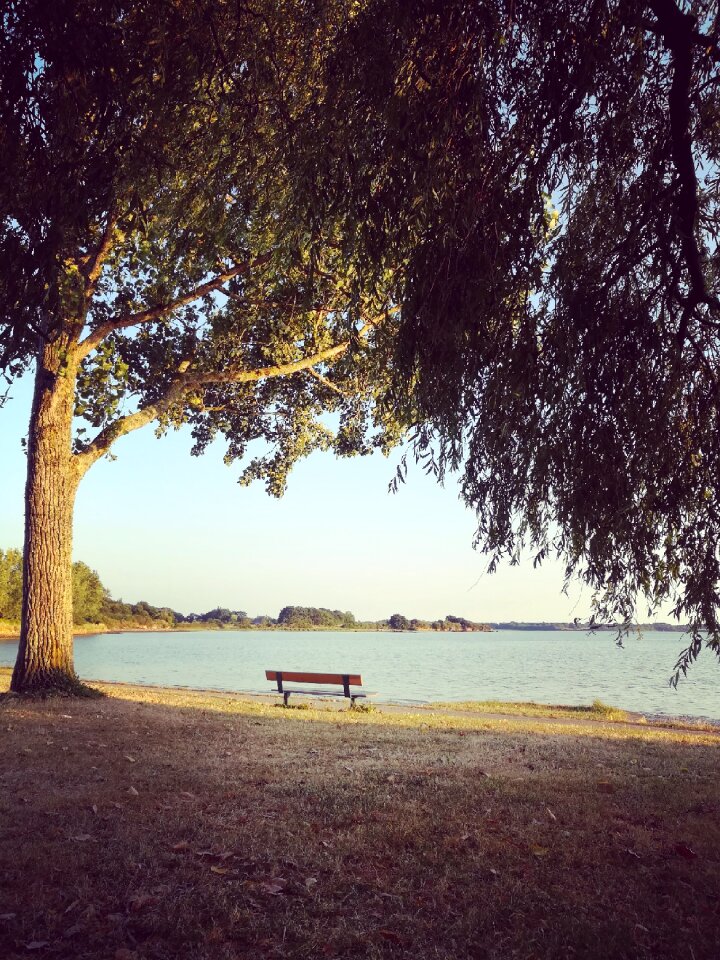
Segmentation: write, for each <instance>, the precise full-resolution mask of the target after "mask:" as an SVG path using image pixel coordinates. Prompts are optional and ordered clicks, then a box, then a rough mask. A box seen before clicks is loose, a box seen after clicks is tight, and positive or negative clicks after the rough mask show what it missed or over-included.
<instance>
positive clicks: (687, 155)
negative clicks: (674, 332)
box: [649, 0, 720, 321]
mask: <svg viewBox="0 0 720 960" xmlns="http://www.w3.org/2000/svg"><path fill="white" fill-rule="evenodd" d="M649 5H650V8H651V9H652V11H653V13H654V14H655V16H656V17H657V20H658V28H659V32H660V33H661V35H662V37H663V40H664V41H665V45H666V46H667V48H668V49H669V50H670V51H671V53H672V63H673V77H672V83H671V86H670V96H669V113H670V148H671V153H672V159H673V163H674V165H675V169H676V171H677V175H678V181H679V189H678V194H677V202H676V212H675V222H676V225H677V232H678V236H679V239H680V248H681V250H682V253H683V258H684V260H685V265H686V267H687V271H688V275H689V282H690V296H689V299H690V307H691V308H692V307H693V306H695V305H696V304H699V303H705V304H707V305H708V306H710V307H714V308H715V309H718V308H719V307H720V300H718V297H717V296H714V295H713V294H711V293H710V292H709V291H708V289H707V285H706V281H705V274H704V271H703V265H702V257H701V254H700V249H699V247H698V242H697V238H696V236H695V226H696V221H697V217H698V207H699V204H698V183H697V175H696V173H695V160H694V158H693V152H692V150H693V139H692V133H691V129H690V127H691V120H692V111H691V101H690V88H691V86H692V72H693V58H694V51H695V44H696V24H697V18H696V17H695V16H694V15H692V14H686V13H683V12H682V11H681V10H680V8H679V7H678V6H677V5H676V3H675V2H674V0H651V2H650V4H649ZM700 319H701V321H702V318H700Z"/></svg>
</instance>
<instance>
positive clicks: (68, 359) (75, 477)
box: [11, 332, 79, 692]
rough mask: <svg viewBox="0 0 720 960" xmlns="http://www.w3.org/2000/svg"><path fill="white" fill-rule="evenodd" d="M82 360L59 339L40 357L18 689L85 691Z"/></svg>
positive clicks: (28, 492)
mask: <svg viewBox="0 0 720 960" xmlns="http://www.w3.org/2000/svg"><path fill="white" fill-rule="evenodd" d="M76 375H77V361H76V359H75V357H74V354H73V350H72V344H71V340H70V338H69V337H68V336H67V335H66V334H65V333H62V332H61V333H60V334H59V335H58V336H56V337H55V338H54V339H53V341H52V342H45V341H42V342H41V344H40V346H39V350H38V359H37V370H36V374H35V393H34V397H33V405H32V413H31V415H30V428H29V431H28V472H27V481H26V485H25V549H24V558H23V576H24V582H25V588H24V591H23V604H22V622H21V631H20V647H19V650H18V657H17V661H16V664H15V669H14V671H13V676H12V682H11V689H12V690H15V691H18V692H19V691H22V692H33V691H42V690H53V689H56V690H57V689H61V690H62V689H66V690H72V689H73V688H78V687H79V681H78V679H77V676H76V674H75V670H74V667H73V649H72V648H73V615H72V612H73V611H72V521H73V507H74V502H75V493H76V490H77V485H78V481H79V471H78V469H77V464H76V463H75V461H74V459H73V455H72V440H71V429H72V418H73V410H74V404H75V379H76Z"/></svg>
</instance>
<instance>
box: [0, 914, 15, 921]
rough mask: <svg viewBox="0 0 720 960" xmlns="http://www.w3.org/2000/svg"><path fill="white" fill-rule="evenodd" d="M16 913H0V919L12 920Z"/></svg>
mask: <svg viewBox="0 0 720 960" xmlns="http://www.w3.org/2000/svg"><path fill="white" fill-rule="evenodd" d="M16 916H17V914H16V913H0V920H14V919H15V917H16Z"/></svg>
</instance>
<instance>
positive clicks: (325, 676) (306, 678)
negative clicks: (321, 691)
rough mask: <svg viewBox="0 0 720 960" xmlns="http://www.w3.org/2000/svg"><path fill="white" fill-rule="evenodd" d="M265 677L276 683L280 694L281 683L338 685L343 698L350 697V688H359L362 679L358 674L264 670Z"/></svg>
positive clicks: (281, 690)
mask: <svg viewBox="0 0 720 960" xmlns="http://www.w3.org/2000/svg"><path fill="white" fill-rule="evenodd" d="M265 676H266V677H267V679H268V680H274V681H275V682H276V683H277V687H278V690H279V691H280V693H282V692H283V681H285V680H287V681H288V682H290V683H339V684H340V686H341V687H342V688H343V690H344V691H345V696H346V697H349V696H350V687H361V686H362V677H361V676H360V674H359V673H298V672H297V671H295V670H266V671H265Z"/></svg>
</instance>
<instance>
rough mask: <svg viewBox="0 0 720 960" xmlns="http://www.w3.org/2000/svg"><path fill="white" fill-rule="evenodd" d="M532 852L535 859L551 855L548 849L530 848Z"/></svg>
mask: <svg viewBox="0 0 720 960" xmlns="http://www.w3.org/2000/svg"><path fill="white" fill-rule="evenodd" d="M530 851H531V853H532V855H533V856H534V857H545V856H547V854H548V853H549V850H548V848H547V847H530Z"/></svg>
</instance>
